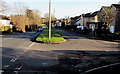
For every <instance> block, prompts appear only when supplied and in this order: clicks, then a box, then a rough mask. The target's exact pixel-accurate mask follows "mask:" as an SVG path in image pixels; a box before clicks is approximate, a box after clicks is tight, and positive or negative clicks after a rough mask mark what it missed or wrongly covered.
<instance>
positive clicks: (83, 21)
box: [80, 13, 91, 28]
mask: <svg viewBox="0 0 120 74" xmlns="http://www.w3.org/2000/svg"><path fill="white" fill-rule="evenodd" d="M90 18H91V13H86V14H82V15H81V19H80V20H81V24H80V25H81V26H85V27H87V28H88V27H89V25H88V24H87V22H90Z"/></svg>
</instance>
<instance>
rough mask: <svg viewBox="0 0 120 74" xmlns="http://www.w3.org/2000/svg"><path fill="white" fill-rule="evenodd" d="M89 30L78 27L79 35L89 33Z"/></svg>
mask: <svg viewBox="0 0 120 74" xmlns="http://www.w3.org/2000/svg"><path fill="white" fill-rule="evenodd" d="M89 31H90V30H89V29H88V28H87V27H85V26H77V32H79V33H89Z"/></svg>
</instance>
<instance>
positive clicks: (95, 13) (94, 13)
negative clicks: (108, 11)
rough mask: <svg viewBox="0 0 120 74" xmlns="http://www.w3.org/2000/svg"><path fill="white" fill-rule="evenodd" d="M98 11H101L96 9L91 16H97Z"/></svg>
mask: <svg viewBox="0 0 120 74" xmlns="http://www.w3.org/2000/svg"><path fill="white" fill-rule="evenodd" d="M98 13H99V11H95V12H93V13H92V14H91V17H94V16H96V15H97V14H98Z"/></svg>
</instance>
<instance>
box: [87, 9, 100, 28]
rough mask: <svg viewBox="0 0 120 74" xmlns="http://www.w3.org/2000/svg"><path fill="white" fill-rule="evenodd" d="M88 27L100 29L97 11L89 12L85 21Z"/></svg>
mask: <svg viewBox="0 0 120 74" xmlns="http://www.w3.org/2000/svg"><path fill="white" fill-rule="evenodd" d="M86 24H87V26H88V28H89V29H93V28H94V29H100V28H101V26H102V25H101V22H100V21H99V11H95V12H93V13H91V14H90V16H89V21H87V22H86Z"/></svg>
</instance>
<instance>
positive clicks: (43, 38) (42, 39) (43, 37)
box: [36, 29, 65, 43]
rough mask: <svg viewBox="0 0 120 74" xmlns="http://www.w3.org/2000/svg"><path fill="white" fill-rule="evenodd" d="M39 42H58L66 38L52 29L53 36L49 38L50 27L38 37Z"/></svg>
mask: <svg viewBox="0 0 120 74" xmlns="http://www.w3.org/2000/svg"><path fill="white" fill-rule="evenodd" d="M36 41H37V42H48V43H56V42H62V41H65V39H64V38H63V37H62V36H61V35H60V34H57V33H56V32H55V31H54V30H52V38H51V39H50V40H49V38H48V29H44V31H43V32H42V33H41V34H40V35H39V36H38V37H37V38H36Z"/></svg>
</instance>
